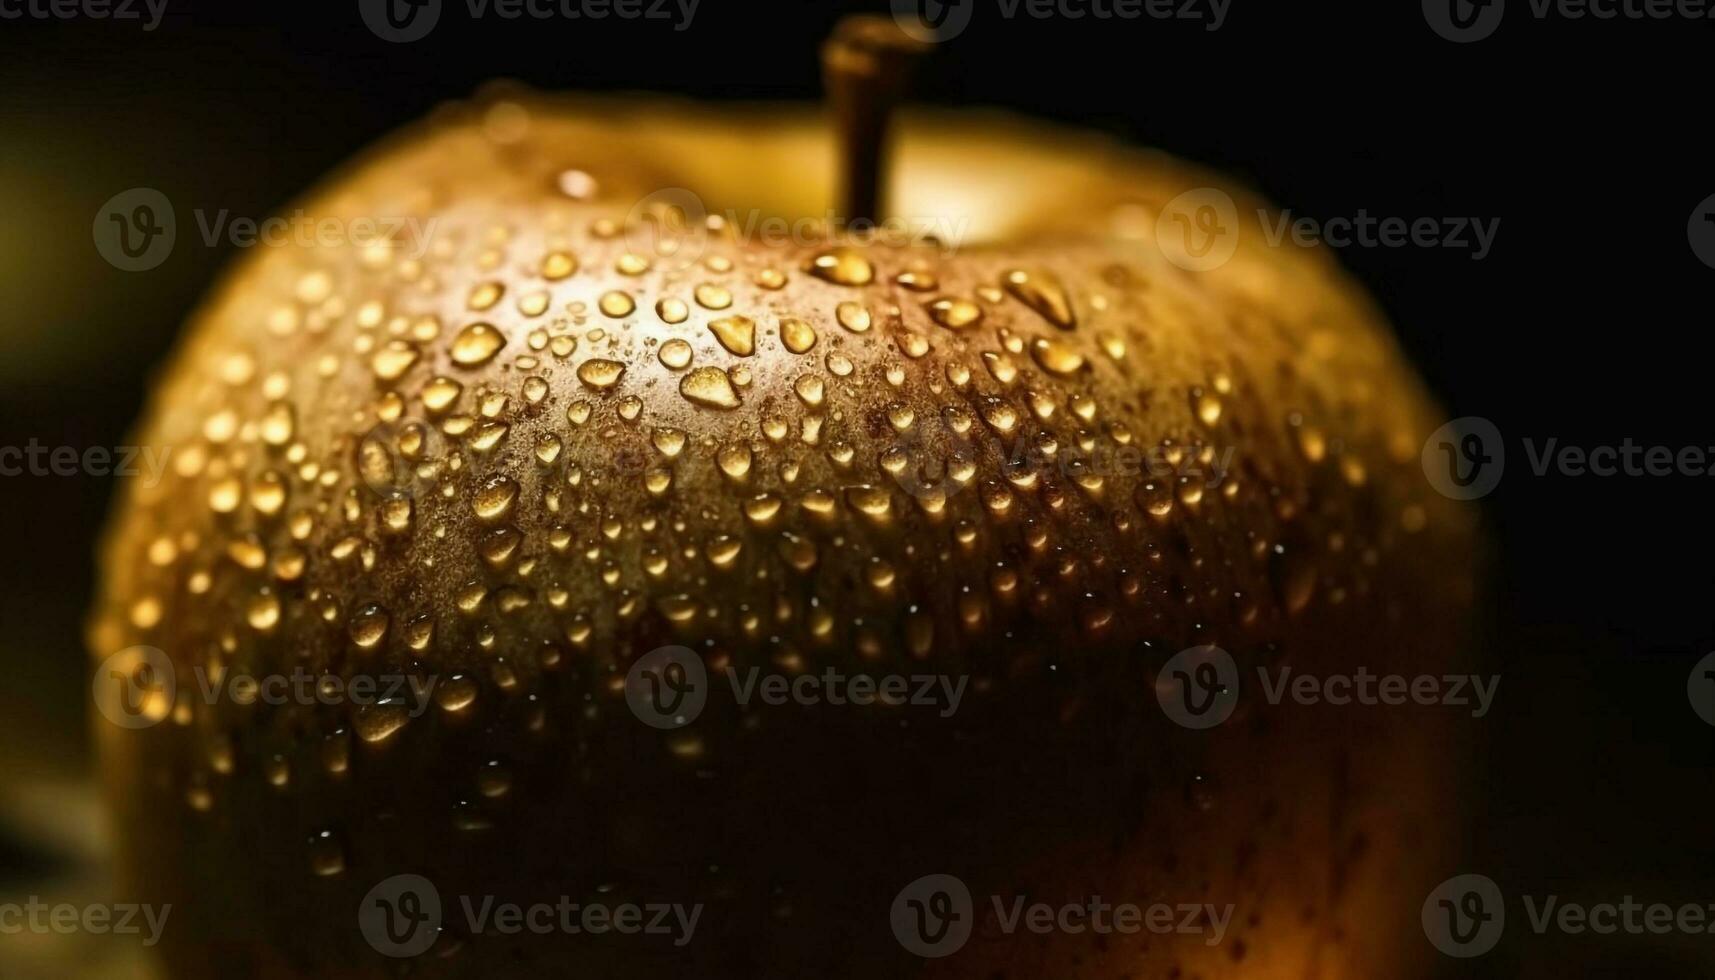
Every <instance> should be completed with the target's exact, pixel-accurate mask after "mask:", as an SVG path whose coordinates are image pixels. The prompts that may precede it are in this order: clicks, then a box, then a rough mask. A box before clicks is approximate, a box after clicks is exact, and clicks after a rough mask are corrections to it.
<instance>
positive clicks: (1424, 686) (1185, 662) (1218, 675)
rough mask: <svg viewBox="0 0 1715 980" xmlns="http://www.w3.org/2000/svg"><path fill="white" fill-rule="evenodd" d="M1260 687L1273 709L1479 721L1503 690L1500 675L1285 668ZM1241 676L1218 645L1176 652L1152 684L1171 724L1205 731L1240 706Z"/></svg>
mask: <svg viewBox="0 0 1715 980" xmlns="http://www.w3.org/2000/svg"><path fill="white" fill-rule="evenodd" d="M1256 673H1257V681H1258V689H1259V690H1261V691H1262V694H1263V698H1264V700H1266V701H1267V702H1268V703H1269V704H1270V705H1273V706H1276V707H1278V706H1279V705H1281V704H1283V703H1286V702H1288V701H1290V702H1291V703H1293V704H1296V705H1303V706H1306V707H1310V706H1315V705H1330V706H1333V707H1337V708H1344V707H1347V706H1350V705H1358V706H1362V707H1376V706H1386V707H1397V706H1400V705H1406V704H1415V705H1420V706H1424V707H1430V706H1436V705H1440V706H1445V707H1454V708H1469V709H1470V712H1471V717H1473V718H1482V717H1485V716H1486V715H1488V713H1489V709H1490V708H1492V707H1493V706H1494V702H1495V695H1496V693H1497V692H1498V691H1499V689H1500V686H1501V679H1500V678H1499V677H1497V676H1488V677H1484V676H1480V675H1475V674H1441V675H1435V674H1419V675H1416V676H1406V675H1404V674H1374V673H1371V672H1370V671H1369V670H1368V669H1367V668H1364V667H1359V668H1358V669H1357V670H1356V671H1355V672H1353V673H1350V674H1345V673H1341V674H1328V675H1325V676H1319V675H1316V674H1304V673H1299V674H1295V673H1294V671H1293V668H1291V667H1289V666H1282V667H1275V668H1269V667H1266V666H1262V667H1258V668H1257V669H1256ZM1239 689H1240V684H1239V670H1238V666H1237V664H1236V663H1235V662H1234V661H1233V658H1232V656H1231V655H1230V654H1228V653H1227V652H1226V651H1225V650H1222V649H1221V648H1220V647H1216V646H1199V647H1191V648H1190V649H1187V650H1181V651H1179V653H1177V654H1175V655H1174V656H1173V657H1172V658H1171V659H1169V660H1168V661H1167V663H1166V664H1164V665H1162V668H1161V671H1160V673H1158V674H1157V675H1156V678H1155V698H1156V701H1157V702H1159V703H1160V705H1161V710H1162V712H1163V713H1164V714H1166V715H1167V717H1168V718H1169V719H1171V720H1172V721H1173V722H1174V723H1175V724H1178V725H1180V726H1181V727H1184V728H1190V729H1194V730H1202V729H1208V728H1214V727H1215V726H1217V725H1221V724H1224V723H1225V722H1227V721H1228V720H1229V719H1230V718H1232V716H1233V711H1234V710H1235V709H1236V708H1237V707H1238V702H1239Z"/></svg>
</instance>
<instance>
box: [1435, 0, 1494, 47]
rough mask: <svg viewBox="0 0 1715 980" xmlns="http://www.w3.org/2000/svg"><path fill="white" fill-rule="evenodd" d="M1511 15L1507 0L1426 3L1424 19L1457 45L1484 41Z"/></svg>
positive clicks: (1455, 0) (1452, 0) (1460, 0)
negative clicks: (1507, 13)
mask: <svg viewBox="0 0 1715 980" xmlns="http://www.w3.org/2000/svg"><path fill="white" fill-rule="evenodd" d="M1506 12H1507V8H1506V0H1423V19H1424V20H1427V21H1428V22H1429V26H1430V28H1432V29H1433V30H1434V31H1435V33H1437V34H1439V35H1441V36H1442V37H1444V38H1446V39H1447V40H1449V41H1452V42H1454V43H1456V44H1469V43H1470V42H1472V41H1481V40H1482V39H1483V38H1486V37H1488V36H1489V35H1491V34H1493V33H1495V30H1496V29H1497V28H1499V27H1500V26H1501V18H1502V17H1503V16H1505V14H1506Z"/></svg>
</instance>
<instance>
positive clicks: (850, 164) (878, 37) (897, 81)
mask: <svg viewBox="0 0 1715 980" xmlns="http://www.w3.org/2000/svg"><path fill="white" fill-rule="evenodd" d="M928 49H929V45H928V44H927V43H925V42H923V41H918V40H916V39H915V38H912V37H911V36H910V35H908V34H906V33H905V32H904V31H903V30H902V29H901V28H900V27H899V25H898V24H896V23H895V22H894V21H893V19H892V18H891V17H882V16H875V15H859V16H853V17H846V18H843V19H841V20H840V22H839V23H838V24H837V25H835V27H834V33H833V35H832V36H831V37H829V38H828V40H827V42H826V43H824V44H823V45H822V78H823V83H824V84H825V85H826V86H827V90H828V98H829V100H830V101H831V102H832V104H833V110H834V123H835V125H836V126H837V127H838V129H839V141H840V156H841V161H842V162H841V168H842V173H841V178H842V180H843V181H844V188H843V195H842V200H843V204H844V209H845V215H844V220H845V222H846V223H847V224H848V225H849V224H851V223H853V222H857V221H867V222H871V223H875V222H878V221H880V220H881V203H882V201H883V199H884V198H885V196H886V193H887V166H886V159H885V158H886V150H887V137H888V124H889V122H890V121H891V119H892V116H893V109H894V107H895V106H897V105H898V104H899V102H900V100H901V99H903V98H904V96H905V93H906V90H907V89H908V88H909V82H910V75H911V69H912V67H913V66H914V65H915V64H916V62H917V60H918V58H920V57H921V56H922V55H923V53H924V52H926V51H927V50H928Z"/></svg>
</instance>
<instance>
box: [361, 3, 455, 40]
mask: <svg viewBox="0 0 1715 980" xmlns="http://www.w3.org/2000/svg"><path fill="white" fill-rule="evenodd" d="M357 10H358V13H359V15H360V16H362V17H363V23H364V24H366V25H367V26H368V27H369V29H370V31H372V32H373V33H374V34H375V36H376V37H378V38H380V39H382V40H383V41H391V42H393V43H395V44H407V43H410V42H411V41H420V40H422V39H423V38H425V37H428V36H429V32H430V31H432V30H434V29H435V25H436V24H437V23H439V22H440V19H441V0H358V3H357Z"/></svg>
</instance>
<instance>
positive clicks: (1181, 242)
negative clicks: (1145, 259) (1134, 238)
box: [1155, 187, 1239, 272]
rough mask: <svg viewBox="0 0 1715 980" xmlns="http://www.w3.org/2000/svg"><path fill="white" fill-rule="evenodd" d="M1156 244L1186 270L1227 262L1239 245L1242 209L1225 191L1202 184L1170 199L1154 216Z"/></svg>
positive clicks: (1203, 269) (1204, 270) (1216, 267)
mask: <svg viewBox="0 0 1715 980" xmlns="http://www.w3.org/2000/svg"><path fill="white" fill-rule="evenodd" d="M1155 244H1156V245H1157V246H1158V247H1159V248H1160V249H1161V254H1162V255H1165V256H1166V257H1167V261H1169V262H1171V263H1173V264H1174V265H1176V266H1178V267H1179V268H1181V269H1184V270H1185V271H1187V272H1208V271H1210V270H1212V269H1218V268H1220V267H1221V266H1223V265H1226V264H1227V262H1228V261H1230V260H1231V259H1232V257H1233V253H1234V252H1237V251H1238V248H1239V209H1238V205H1236V204H1234V203H1233V199H1232V197H1231V196H1229V195H1228V194H1227V193H1226V192H1225V191H1222V190H1218V189H1216V188H1213V187H1199V188H1197V189H1196V190H1190V191H1186V192H1185V193H1183V194H1180V195H1179V196H1178V197H1175V198H1174V199H1173V200H1171V201H1168V202H1167V206H1166V207H1164V208H1162V209H1161V214H1160V215H1159V216H1158V217H1157V218H1156V219H1155Z"/></svg>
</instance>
